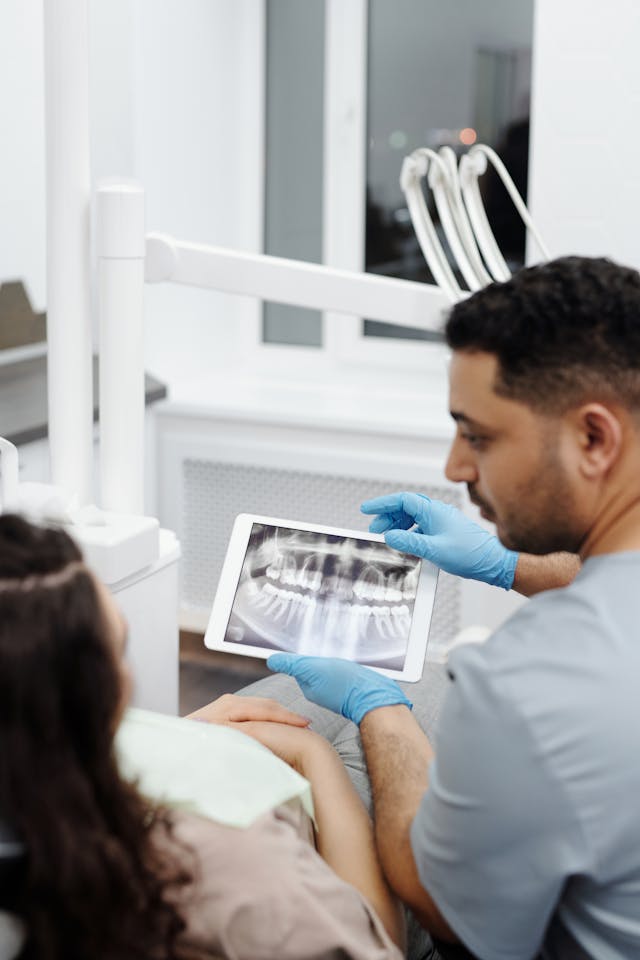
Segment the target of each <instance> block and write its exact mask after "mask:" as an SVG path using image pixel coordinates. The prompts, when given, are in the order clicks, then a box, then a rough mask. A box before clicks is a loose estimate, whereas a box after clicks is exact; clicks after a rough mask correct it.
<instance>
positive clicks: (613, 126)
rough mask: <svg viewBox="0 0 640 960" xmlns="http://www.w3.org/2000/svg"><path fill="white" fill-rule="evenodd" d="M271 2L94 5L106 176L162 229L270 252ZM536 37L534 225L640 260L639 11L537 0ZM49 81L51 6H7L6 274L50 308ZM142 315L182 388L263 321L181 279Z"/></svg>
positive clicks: (573, 247) (584, 247) (151, 297)
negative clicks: (267, 53)
mask: <svg viewBox="0 0 640 960" xmlns="http://www.w3.org/2000/svg"><path fill="white" fill-rule="evenodd" d="M391 6H394V5H390V7H391ZM449 6H451V5H449ZM509 6H510V4H506V7H505V9H506V10H507V12H508V9H509ZM262 8H263V0H136V2H135V3H132V2H131V0H91V7H90V12H91V37H92V63H91V67H92V86H91V94H92V165H93V172H94V175H103V174H107V173H123V174H129V175H130V174H132V173H133V174H137V175H138V176H140V177H141V178H142V179H143V180H144V183H145V186H146V189H147V195H148V211H149V213H148V223H149V227H151V228H153V229H162V230H165V231H175V232H176V233H177V234H178V235H181V236H184V237H187V238H189V239H193V240H203V241H208V242H212V243H229V244H232V245H237V246H240V247H245V248H251V247H254V248H256V247H258V246H259V243H260V239H261V213H260V210H261V186H260V177H259V174H260V169H261V157H262V131H261V129H260V124H259V122H258V120H257V118H258V116H259V113H260V98H261V76H262V68H263V64H262V50H263V48H262V41H261V29H262ZM445 8H446V10H445ZM447 10H449V7H448V6H447V5H446V4H444V5H443V12H442V18H440V19H439V21H438V22H437V23H435V22H434V25H433V30H434V33H437V31H442V30H444V26H445V25H446V22H447V21H446V16H447V15H448V14H447V12H446V11H447ZM505 15H506V14H505ZM535 29H536V34H535V41H534V87H533V115H532V138H533V139H532V154H533V164H532V173H531V202H532V206H533V211H534V215H535V217H536V220H537V222H538V223H539V225H540V228H541V230H542V231H543V235H544V236H545V238H546V240H547V243H548V244H549V246H550V247H551V250H552V252H553V253H554V254H560V253H566V252H580V253H585V254H601V253H606V254H609V255H611V256H613V257H615V258H618V259H620V260H622V261H624V262H627V263H631V264H634V265H636V266H639V267H640V246H639V245H638V243H637V236H636V235H637V228H636V211H637V210H638V209H640V176H638V174H637V171H638V169H640V164H639V162H638V161H640V126H639V125H638V124H637V122H636V118H637V115H638V112H639V111H638V108H639V106H640V67H639V66H638V59H637V52H636V39H637V37H638V35H639V31H640V4H638V3H636V2H635V0H607V2H606V3H605V2H604V0H601V2H598V3H596V2H595V0H594V2H592V3H589V4H585V3H583V2H581V0H536V21H535ZM419 42H420V41H419V38H418V39H417V40H416V44H418V46H419ZM43 82H44V81H43V66H42V0H3V2H2V4H0V129H1V130H2V151H0V279H11V278H14V277H23V278H25V279H26V281H27V284H28V287H29V289H30V292H31V295H32V297H33V300H34V304H35V306H36V308H38V309H43V308H44V307H45V278H44V117H43V114H44V95H43ZM456 122H457V120H456ZM245 311H246V312H245ZM147 313H148V324H147V330H148V336H147V345H146V360H147V366H148V368H149V369H150V370H151V371H152V372H154V373H156V374H157V375H159V376H161V377H163V378H165V379H166V380H168V381H169V382H172V381H175V380H178V379H181V378H185V377H187V378H188V377H191V376H201V375H202V374H204V373H206V371H208V370H210V369H211V368H212V367H213V366H215V365H216V364H228V362H229V359H230V357H236V356H239V355H241V346H239V341H238V339H237V331H238V329H240V330H241V329H242V328H243V326H244V327H246V326H247V324H248V323H250V322H252V320H251V318H252V317H253V316H254V313H252V308H251V305H250V304H249V305H246V304H244V303H243V301H240V300H237V299H223V298H215V297H212V296H211V295H210V294H207V293H201V292H199V291H193V290H192V291H190V290H178V289H172V288H169V287H167V288H162V289H160V288H156V289H150V290H149V294H148V310H147Z"/></svg>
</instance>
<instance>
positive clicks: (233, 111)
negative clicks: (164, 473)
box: [0, 0, 263, 382]
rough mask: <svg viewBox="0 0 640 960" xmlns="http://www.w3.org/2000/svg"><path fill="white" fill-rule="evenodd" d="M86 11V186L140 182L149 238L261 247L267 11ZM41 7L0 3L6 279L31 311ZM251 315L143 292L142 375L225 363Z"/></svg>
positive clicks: (39, 172)
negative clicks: (17, 282)
mask: <svg viewBox="0 0 640 960" xmlns="http://www.w3.org/2000/svg"><path fill="white" fill-rule="evenodd" d="M47 2H49V0H47ZM78 2H82V0H78ZM88 2H89V13H90V40H91V49H90V71H89V73H90V97H91V166H92V179H93V182H94V183H95V182H96V181H97V179H99V178H100V177H104V176H110V175H122V176H125V177H131V176H136V177H138V178H139V179H140V180H141V181H142V182H143V183H144V185H145V188H146V191H147V211H148V213H147V224H148V228H149V229H152V230H162V231H163V232H174V233H175V234H176V236H178V237H182V238H183V239H188V240H201V241H203V242H209V243H216V244H222V245H230V246H235V247H240V248H244V249H257V248H259V246H260V244H261V240H262V199H261V196H262V184H261V179H260V170H261V156H262V125H261V122H260V113H261V97H262V69H263V45H262V17H263V2H262V0H136V2H135V3H132V2H131V0H88ZM42 4H43V0H2V4H0V130H1V131H2V151H1V152H0V281H2V280H4V279H14V278H18V277H19V278H22V279H23V280H25V281H26V283H27V286H28V288H29V291H30V293H31V296H32V299H33V301H34V305H35V307H36V308H37V309H39V310H42V309H45V308H46V302H45V300H46V282H45V195H44V189H45V170H44V70H43V37H42V31H43V15H42ZM254 317H255V308H254V306H253V305H252V304H251V303H247V302H246V301H242V300H240V299H239V298H230V297H222V296H220V297H216V296H215V295H212V294H210V293H204V292H200V291H196V290H186V289H177V288H171V287H163V288H162V289H159V288H148V296H147V337H146V346H145V360H146V365H147V368H148V369H149V370H150V371H151V372H153V373H154V374H155V375H156V376H158V377H160V378H161V379H164V380H166V381H168V382H171V381H174V380H179V379H181V378H185V377H190V376H198V375H202V374H204V373H206V372H207V371H209V370H211V369H212V367H213V368H215V367H216V366H219V365H225V364H226V363H228V361H229V357H230V356H235V355H236V354H238V353H239V350H238V344H237V339H236V332H237V331H238V330H240V331H241V330H242V328H243V325H244V327H245V328H246V327H247V326H248V324H250V323H251V322H252V321H253V318H254ZM240 340H241V337H240Z"/></svg>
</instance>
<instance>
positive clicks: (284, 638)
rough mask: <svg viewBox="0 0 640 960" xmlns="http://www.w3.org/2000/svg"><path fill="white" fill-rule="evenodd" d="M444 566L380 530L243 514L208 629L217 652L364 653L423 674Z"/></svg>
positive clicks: (390, 667)
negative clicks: (394, 543)
mask: <svg viewBox="0 0 640 960" xmlns="http://www.w3.org/2000/svg"><path fill="white" fill-rule="evenodd" d="M437 579H438V569H437V567H434V566H433V564H431V563H428V562H427V561H426V560H420V559H418V558H417V557H410V556H407V555H405V554H401V553H398V552H397V551H396V550H392V549H391V548H390V547H388V546H387V545H386V544H385V542H384V538H383V537H382V536H381V535H380V534H375V533H362V532H360V531H354V530H341V529H337V528H335V527H325V526H319V525H318V524H311V523H298V522H294V521H291V520H276V519H274V518H272V517H254V516H250V515H248V514H241V515H240V516H239V517H237V518H236V521H235V524H234V527H233V532H232V534H231V540H230V542H229V547H228V550H227V555H226V558H225V562H224V566H223V569H222V573H221V575H220V582H219V584H218V590H217V593H216V597H215V600H214V603H213V609H212V611H211V617H210V619H209V625H208V627H207V632H206V636H205V644H206V646H207V647H210V648H211V649H214V650H224V651H227V652H229V653H239V654H243V655H244V656H251V657H262V658H264V659H266V658H267V657H269V656H270V655H271V654H272V653H274V652H276V651H287V652H290V653H303V654H308V655H310V656H323V657H343V658H346V659H348V660H356V661H357V662H358V663H363V664H366V665H367V666H368V667H373V668H374V669H376V670H379V671H380V673H384V674H386V675H387V676H390V677H394V678H395V679H396V680H408V681H411V682H415V681H417V680H420V678H421V677H422V670H423V666H424V659H425V654H426V650H427V640H428V636H429V624H430V622H431V614H432V611H433V603H434V599H435V592H436V582H437Z"/></svg>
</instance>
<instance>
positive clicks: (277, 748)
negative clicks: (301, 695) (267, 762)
mask: <svg viewBox="0 0 640 960" xmlns="http://www.w3.org/2000/svg"><path fill="white" fill-rule="evenodd" d="M294 716H296V714H294ZM227 726H230V727H235V729H236V730H239V731H240V732H241V733H246V734H247V736H249V737H253V739H254V740H258V741H259V742H260V743H262V744H263V745H264V746H265V747H268V748H269V750H271V752H272V753H275V755H276V756H277V757H280V759H281V760H284V762H285V763H288V764H289V766H290V767H293V769H294V770H296V771H297V772H298V773H300V774H302V776H303V777H306V778H307V780H311V779H312V773H313V771H314V768H315V765H316V764H317V763H318V761H322V762H324V763H326V761H327V756H328V755H331V754H333V755H334V760H335V761H336V762H337V763H338V764H341V761H340V758H339V757H338V754H337V753H336V752H335V750H334V749H333V748H332V747H331V746H330V744H329V743H328V742H327V741H326V740H325V739H324V737H321V736H320V735H319V734H318V733H314V732H313V731H312V730H307V729H305V728H304V727H301V726H300V725H298V726H295V727H294V726H290V725H289V724H287V723H273V722H271V723H268V722H261V721H257V720H253V721H246V722H243V723H229V724H227Z"/></svg>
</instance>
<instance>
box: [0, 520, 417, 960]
mask: <svg viewBox="0 0 640 960" xmlns="http://www.w3.org/2000/svg"><path fill="white" fill-rule="evenodd" d="M125 645H126V624H125V622H124V620H123V618H122V616H121V615H120V613H119V612H118V610H117V607H116V606H115V604H114V602H113V600H112V598H111V596H110V594H109V593H108V591H107V590H106V589H105V588H104V587H103V586H102V585H101V584H100V583H99V582H97V580H96V579H95V578H94V577H93V576H92V574H91V573H90V572H89V571H88V569H87V568H86V566H85V565H84V563H83V561H82V557H81V555H80V553H79V551H78V549H77V547H76V546H75V545H74V543H73V542H72V541H71V539H70V538H69V537H68V536H67V535H66V534H65V533H64V532H62V531H60V530H55V529H47V528H40V527H36V526H33V525H32V524H30V523H28V522H27V521H25V520H23V519H21V518H19V517H16V516H11V515H5V516H0V841H2V842H0V956H2V957H3V960H4V958H6V957H8V956H13V955H14V953H13V952H12V953H9V952H8V948H7V946H6V944H7V943H8V940H7V939H6V938H5V941H4V942H5V949H4V952H3V941H2V937H3V929H4V930H5V933H6V932H7V930H9V932H11V931H13V930H14V927H13V926H12V927H10V926H8V924H7V918H8V917H10V918H11V920H10V923H11V924H14V920H15V918H18V921H19V925H20V927H21V929H22V931H23V932H24V942H23V944H22V947H21V948H20V947H18V950H19V952H18V954H17V955H18V956H20V957H22V958H25V960H26V958H38V960H41V958H45V960H62V958H64V960H75V958H78V960H79V958H82V960H85V958H89V957H91V958H92V960H103V958H104V960H106V958H109V960H128V958H134V957H135V958H140V960H144V958H149V960H151V958H153V960H161V958H162V960H163V958H213V957H228V958H237V960H242V958H246V960H258V958H260V960H270V958H272V960H276V958H277V960H287V958H291V960H293V958H296V960H304V958H305V957H309V958H311V957H313V958H315V960H322V958H327V960H329V958H338V957H340V958H354V960H364V958H367V960H399V958H400V957H401V956H402V954H401V952H400V948H399V945H400V944H401V943H402V937H403V930H402V921H401V919H400V917H401V914H400V913H399V911H398V907H397V904H396V903H395V901H394V900H393V898H392V897H391V895H390V893H389V890H388V888H387V886H386V884H385V882H384V880H383V877H382V873H381V870H380V867H379V864H378V860H377V857H376V853H375V847H374V843H373V835H372V830H371V825H370V821H369V818H368V815H367V813H366V811H365V809H364V807H363V805H362V803H361V801H360V800H359V799H358V797H357V795H356V793H355V791H354V789H353V787H352V786H351V783H350V781H349V778H348V776H347V775H346V773H345V771H344V768H343V766H342V763H341V762H340V760H339V758H338V756H337V754H336V753H335V752H334V750H333V749H332V748H331V747H330V746H329V745H328V744H327V742H326V741H325V740H324V739H323V738H321V737H320V736H317V735H316V734H313V733H311V732H310V731H308V730H306V729H305V728H306V724H307V721H306V720H305V719H304V718H301V717H299V716H298V715H297V714H293V713H291V712H290V711H288V710H285V709H284V708H283V707H280V706H279V705H278V704H276V703H275V702H273V701H268V700H264V701H260V700H258V699H253V700H252V699H251V698H235V697H223V698H221V699H220V700H219V701H218V702H217V704H215V705H214V706H213V707H210V708H208V719H214V720H216V721H217V722H219V723H226V724H228V725H230V726H233V725H234V723H235V722H236V721H243V720H247V719H251V720H252V721H253V722H252V723H250V724H245V725H244V726H243V729H248V730H250V731H251V732H252V733H253V734H254V735H256V736H258V735H259V737H260V739H261V740H262V741H263V742H266V743H268V745H269V746H271V748H272V749H273V751H274V752H275V753H279V754H281V755H282V756H286V757H287V759H288V760H289V761H293V765H294V766H295V767H296V768H297V769H298V770H299V772H301V773H302V774H303V775H305V776H307V778H308V779H309V780H310V781H311V785H312V790H313V797H314V804H315V812H316V825H317V834H316V836H317V852H316V849H314V845H313V844H312V843H310V842H309V840H308V839H307V837H308V836H309V835H310V834H311V831H310V830H309V824H310V821H309V820H308V819H307V818H306V815H305V814H303V813H302V811H301V810H300V809H293V808H291V807H289V806H287V807H277V808H276V809H274V810H272V811H269V812H268V813H267V814H266V815H263V816H262V817H260V818H259V819H258V820H256V821H255V822H254V823H252V824H251V825H250V826H249V827H247V828H246V829H240V828H237V827H229V826H225V825H223V824H221V823H218V822H215V821H214V820H211V819H205V818H202V817H198V816H195V815H191V814H186V813H184V812H182V813H178V812H176V811H172V810H170V809H166V808H162V807H160V806H158V805H156V804H154V803H152V802H151V801H150V800H148V799H147V798H145V797H143V796H142V795H141V794H140V793H139V792H138V790H137V789H136V787H135V785H134V784H131V783H128V782H126V780H124V779H123V777H122V776H121V774H120V773H119V770H118V767H117V764H116V759H115V753H114V735H115V733H116V730H117V728H118V724H119V722H120V720H121V718H122V715H123V711H124V708H125V706H126V703H127V700H128V697H129V692H130V686H131V684H130V679H129V675H128V671H127V667H126V664H125V659H124V656H125ZM256 718H258V719H257V720H256ZM260 718H262V719H263V720H264V721H269V722H261V721H260ZM274 721H275V722H274ZM234 734H235V731H234V733H233V734H232V733H231V732H229V736H231V737H232V736H234ZM235 735H236V736H237V734H235ZM225 736H226V734H225ZM273 763H274V764H279V763H281V761H280V760H279V759H277V758H276V757H273ZM3 851H4V853H3ZM7 851H8V852H9V854H10V856H7V855H6V853H7ZM3 920H4V928H3V923H2V921H3Z"/></svg>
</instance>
